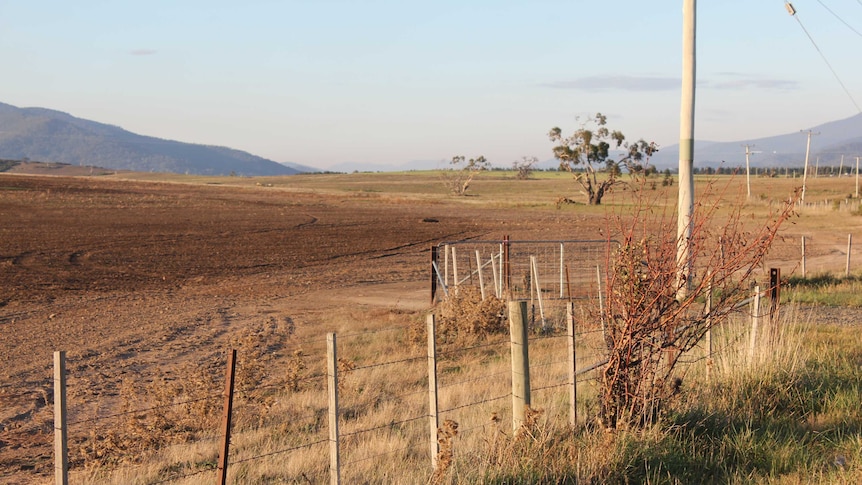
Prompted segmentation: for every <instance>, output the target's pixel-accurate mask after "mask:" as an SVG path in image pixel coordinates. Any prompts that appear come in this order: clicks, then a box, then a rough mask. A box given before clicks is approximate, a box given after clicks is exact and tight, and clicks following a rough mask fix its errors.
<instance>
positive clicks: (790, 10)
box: [784, 2, 862, 113]
mask: <svg viewBox="0 0 862 485" xmlns="http://www.w3.org/2000/svg"><path fill="white" fill-rule="evenodd" d="M784 5H785V7H786V8H787V12H788V13H790V15H791V16H792V17H793V18H795V19H796V21H797V22H798V23H799V26H800V27H802V31H803V32H805V35H806V36H808V40H810V41H811V45H813V46H814V48H815V49H816V50H817V53H818V54H820V57H821V58H823V62H825V63H826V66H827V67H828V68H829V70H830V71H832V75H833V76H835V79H836V80H837V81H838V84H840V85H841V87H842V88H843V89H844V92H845V93H847V97H848V98H850V101H851V102H852V103H853V106H855V107H856V111H858V112H860V113H862V108H860V107H859V103H857V102H856V100H855V99H853V95H852V94H850V90H848V89H847V86H845V85H844V83H843V82H842V81H841V78H840V77H838V73H837V72H835V69H834V68H833V67H832V64H830V63H829V60H828V59H826V55H824V54H823V51H821V50H820V47H818V46H817V42H814V38H813V37H811V34H810V33H808V29H806V28H805V26H804V25H802V21H801V20H799V15H796V9H795V8H793V5H792V4H791V3H790V2H784Z"/></svg>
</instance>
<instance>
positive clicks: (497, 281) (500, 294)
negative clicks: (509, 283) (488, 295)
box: [491, 254, 503, 298]
mask: <svg viewBox="0 0 862 485" xmlns="http://www.w3.org/2000/svg"><path fill="white" fill-rule="evenodd" d="M494 261H495V259H494V255H493V254H491V274H492V275H493V276H494V296H496V297H497V298H502V297H503V290H502V285H501V284H500V281H501V280H502V278H498V276H497V263H495V262H494Z"/></svg>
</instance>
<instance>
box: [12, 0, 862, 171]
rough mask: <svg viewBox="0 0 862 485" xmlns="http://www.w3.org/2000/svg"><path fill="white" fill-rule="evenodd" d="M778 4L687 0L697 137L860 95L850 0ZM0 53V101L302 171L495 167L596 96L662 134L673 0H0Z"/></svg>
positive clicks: (539, 144)
mask: <svg viewBox="0 0 862 485" xmlns="http://www.w3.org/2000/svg"><path fill="white" fill-rule="evenodd" d="M792 3H793V5H794V7H795V8H796V11H797V16H796V18H794V17H792V16H791V15H790V14H788V12H787V10H786V9H785V6H784V1H783V0H757V1H752V0H723V1H703V0H702V1H700V2H698V4H697V89H696V104H695V106H696V115H695V138H696V139H697V140H710V141H743V140H750V139H755V138H759V137H764V136H772V135H779V134H785V133H791V132H796V131H799V130H803V129H808V128H811V127H813V126H816V125H818V124H821V123H825V122H829V121H835V120H839V119H844V118H848V117H851V116H854V115H856V114H858V113H859V112H860V110H859V108H858V105H859V104H860V103H862V82H860V81H862V62H860V60H862V59H860V54H859V53H860V52H862V33H860V32H862V0H797V1H794V2H792ZM806 31H807V32H808V34H806ZM809 35H810V37H809ZM815 45H816V47H815ZM818 49H819V51H818ZM824 57H825V59H826V60H825V61H824ZM0 62H2V64H0V65H2V66H3V76H2V83H0V86H2V89H0V102H4V103H7V104H11V105H14V106H18V107H43V108H50V109H55V110H59V111H64V112H67V113H69V114H71V115H73V116H76V117H80V118H85V119H90V120H94V121H99V122H102V123H108V124H112V125H117V126H121V127H122V128H125V129H127V130H129V131H132V132H135V133H138V134H142V135H149V136H155V137H159V138H167V139H173V140H179V141H183V142H189V143H201V144H208V145H221V146H228V147H231V148H236V149H240V150H244V151H248V152H250V153H253V154H255V155H259V156H262V157H265V158H269V159H271V160H274V161H277V162H293V163H299V164H303V165H309V166H313V167H317V168H321V169H326V168H328V167H332V166H334V165H336V164H338V163H343V162H361V163H365V164H368V165H373V164H403V163H407V162H410V161H414V160H439V161H441V163H443V162H442V161H444V160H449V159H451V158H452V157H453V156H455V155H465V156H467V157H468V158H470V157H474V156H479V155H484V156H485V157H486V158H488V159H489V160H490V161H491V162H492V164H494V165H496V166H501V167H505V166H511V164H512V162H514V161H515V160H518V159H520V158H521V157H523V156H536V157H538V158H539V159H541V160H545V159H549V158H552V152H551V148H552V146H553V144H552V143H551V142H550V141H549V140H548V137H547V133H548V131H549V130H550V129H551V128H553V127H556V126H558V127H560V128H561V129H562V130H563V132H564V133H565V132H572V131H574V130H575V129H577V128H578V127H579V125H580V124H581V123H583V122H584V121H585V120H586V119H588V118H590V117H591V116H592V115H594V114H595V113H597V112H601V113H602V114H604V115H606V116H607V119H608V126H609V127H610V128H612V129H618V130H620V131H622V132H623V133H624V134H625V135H626V136H627V137H628V138H629V139H632V140H636V139H639V138H643V139H645V140H648V141H655V142H656V143H658V144H659V145H660V146H669V145H673V144H676V143H678V142H679V133H680V128H679V112H680V85H681V72H682V2H681V1H679V0H677V1H667V0H662V1H653V2H645V1H643V0H603V1H587V0H568V1H556V0H493V1H490V0H489V1H486V0H454V1H452V0H437V1H427V0H426V1H422V2H418V1H412V0H400V1H385V0H381V1H371V0H354V1H343V0H338V1H336V0H315V1H313V0H281V1H275V0H273V1H263V0H244V1H242V2H239V1H222V0H207V1H197V0H167V1H162V0H151V1H147V2H143V1H125V0H113V1H107V0H105V1H94V0H78V1H76V2H69V1H47V0H27V1H24V0H0ZM827 62H828V64H827ZM830 66H831V69H830ZM833 70H834V74H833V72H832V71H833ZM842 84H843V85H844V87H842ZM845 88H846V89H845ZM800 136H802V135H800ZM696 157H697V154H695V158H696Z"/></svg>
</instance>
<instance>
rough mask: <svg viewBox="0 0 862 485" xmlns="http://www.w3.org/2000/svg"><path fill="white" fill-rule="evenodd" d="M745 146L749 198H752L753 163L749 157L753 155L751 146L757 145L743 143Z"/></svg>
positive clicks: (746, 180) (746, 181)
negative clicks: (750, 162)
mask: <svg viewBox="0 0 862 485" xmlns="http://www.w3.org/2000/svg"><path fill="white" fill-rule="evenodd" d="M742 146H744V147H745V183H746V185H747V186H748V198H749V199H750V198H751V165H750V164H749V163H748V158H749V156H751V147H753V146H756V145H742Z"/></svg>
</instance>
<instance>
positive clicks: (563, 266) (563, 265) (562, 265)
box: [560, 243, 566, 299]
mask: <svg viewBox="0 0 862 485" xmlns="http://www.w3.org/2000/svg"><path fill="white" fill-rule="evenodd" d="M564 249H565V248H564V247H563V243H560V298H561V299H562V298H565V297H566V293H565V290H564V288H565V282H566V281H565V276H566V274H565V273H566V260H565V259H564V257H563V252H564Z"/></svg>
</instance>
